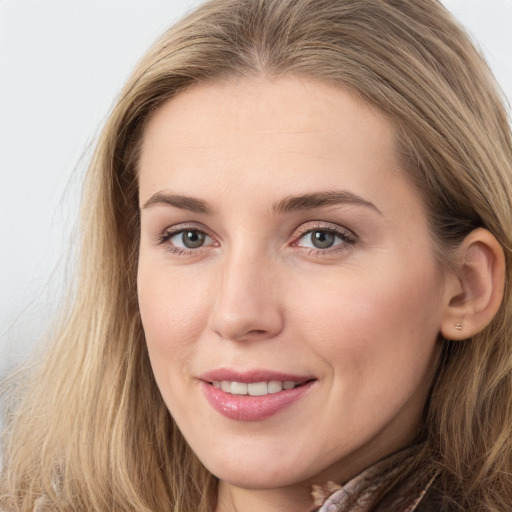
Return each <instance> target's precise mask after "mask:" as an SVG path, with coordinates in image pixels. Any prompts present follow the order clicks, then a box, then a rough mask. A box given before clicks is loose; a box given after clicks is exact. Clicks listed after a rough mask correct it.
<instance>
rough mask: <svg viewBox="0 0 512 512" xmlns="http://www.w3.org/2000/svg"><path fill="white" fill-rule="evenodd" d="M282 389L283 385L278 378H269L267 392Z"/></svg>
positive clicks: (276, 391) (277, 391) (275, 391)
mask: <svg viewBox="0 0 512 512" xmlns="http://www.w3.org/2000/svg"><path fill="white" fill-rule="evenodd" d="M282 390H283V385H282V383H281V382H279V381H278V380H271V381H270V382H269V383H268V392H269V393H279V391H282Z"/></svg>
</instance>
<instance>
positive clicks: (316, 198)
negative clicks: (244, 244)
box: [141, 190, 382, 215]
mask: <svg viewBox="0 0 512 512" xmlns="http://www.w3.org/2000/svg"><path fill="white" fill-rule="evenodd" d="M343 204H349V205H356V206H364V207H366V208H370V209H372V210H374V211H376V212H377V213H378V214H380V215H382V212H381V211H380V210H379V209H378V208H377V207H376V206H375V205H374V204H373V203H371V202H370V201H367V200H366V199H363V198H362V197H360V196H358V195H356V194H354V193H352V192H348V191H346V190H343V191H330V192H313V193H310V194H304V195H300V196H290V197H286V198H284V199H282V200H281V201H279V202H278V203H276V204H275V205H274V206H273V208H272V209H273V211H274V213H276V214H280V213H292V212H296V211H303V210H314V209H315V208H321V207H323V206H333V205H343ZM158 205H168V206H174V207H175V208H179V209H181V210H188V211H190V212H194V213H201V214H203V215H212V214H213V213H214V210H213V209H212V208H211V207H210V206H209V205H208V203H207V202H206V201H203V200H202V199H198V198H195V197H190V196H183V195H177V194H168V193H165V192H157V193H156V194H153V195H152V196H151V197H150V198H149V199H148V200H147V201H146V202H145V203H144V205H143V206H142V207H141V210H143V209H145V208H150V207H152V206H158Z"/></svg>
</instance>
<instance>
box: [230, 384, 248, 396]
mask: <svg viewBox="0 0 512 512" xmlns="http://www.w3.org/2000/svg"><path fill="white" fill-rule="evenodd" d="M231 394H232V395H247V384H246V383H245V382H232V383H231Z"/></svg>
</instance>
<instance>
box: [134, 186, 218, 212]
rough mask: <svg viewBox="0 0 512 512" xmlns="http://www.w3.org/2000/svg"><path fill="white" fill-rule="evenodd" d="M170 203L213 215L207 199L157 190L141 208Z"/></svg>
mask: <svg viewBox="0 0 512 512" xmlns="http://www.w3.org/2000/svg"><path fill="white" fill-rule="evenodd" d="M157 205H168V206H174V207H175V208H180V209H181V210H188V211H190V212H194V213H202V214H203V215H211V214H212V213H213V210H212V209H211V208H210V206H209V205H208V203H207V202H206V201H203V200H202V199H197V198H195V197H189V196H182V195H176V194H166V193H165V192H157V193H156V194H153V195H152V196H151V197H150V198H149V199H148V200H147V201H146V202H145V203H144V204H143V205H142V207H141V210H144V209H145V208H150V207H151V206H157Z"/></svg>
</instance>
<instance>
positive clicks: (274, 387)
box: [212, 380, 297, 396]
mask: <svg viewBox="0 0 512 512" xmlns="http://www.w3.org/2000/svg"><path fill="white" fill-rule="evenodd" d="M212 384H213V386H214V387H215V388H217V389H222V391H224V392H225V393H231V394H232V395H251V396H264V395H268V394H269V393H279V392H280V391H282V390H283V389H284V390H287V389H293V388H295V387H296V386H297V383H296V382H295V381H293V380H287V381H284V382H281V381H278V380H271V381H270V382H251V383H250V384H247V383H245V382H234V381H233V382H231V381H229V380H222V381H218V380H215V381H213V382H212Z"/></svg>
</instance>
